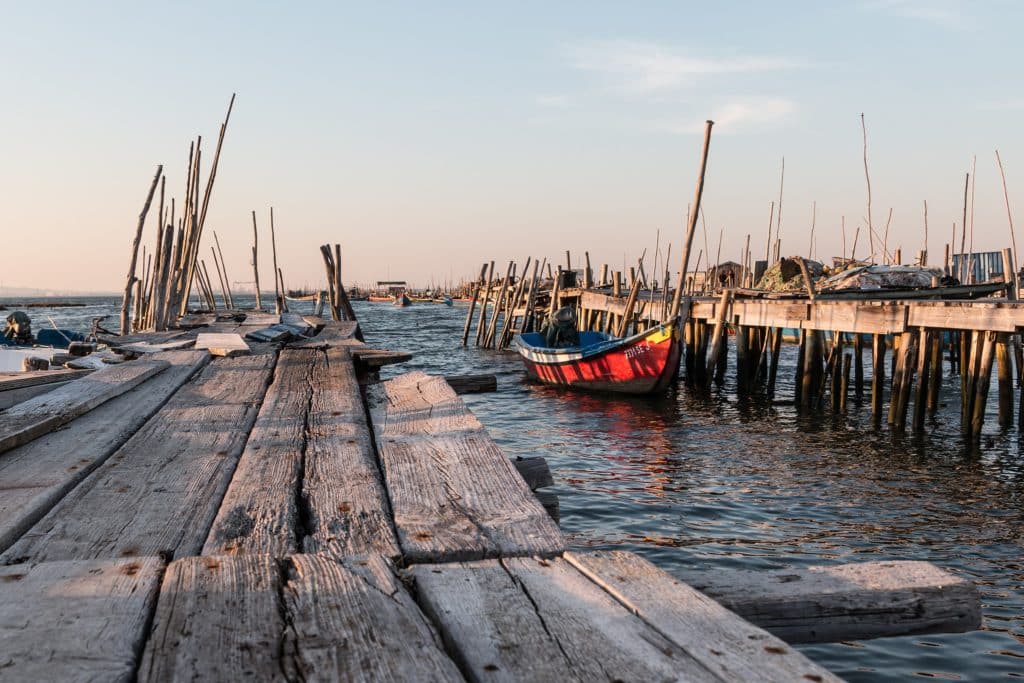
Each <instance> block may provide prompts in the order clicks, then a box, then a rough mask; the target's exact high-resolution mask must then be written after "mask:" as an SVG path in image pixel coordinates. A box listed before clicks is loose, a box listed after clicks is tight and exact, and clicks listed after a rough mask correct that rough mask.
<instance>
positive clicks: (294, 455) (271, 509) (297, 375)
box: [203, 349, 316, 557]
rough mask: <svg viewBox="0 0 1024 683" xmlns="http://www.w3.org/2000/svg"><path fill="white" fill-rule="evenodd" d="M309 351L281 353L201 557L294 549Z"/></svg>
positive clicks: (312, 360)
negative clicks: (272, 378)
mask: <svg viewBox="0 0 1024 683" xmlns="http://www.w3.org/2000/svg"><path fill="white" fill-rule="evenodd" d="M315 356H316V353H315V352H314V351H302V350H289V349H286V350H284V351H282V352H281V355H280V357H279V358H278V361H277V366H276V368H275V370H274V380H273V382H272V383H271V385H270V388H269V389H267V393H266V396H265V398H264V399H263V404H262V406H260V411H259V414H258V415H257V417H256V422H255V424H254V425H253V428H252V431H251V432H250V433H249V439H248V441H247V442H246V444H245V450H244V451H242V456H241V458H240V459H239V461H238V467H237V468H236V469H235V473H234V476H233V477H232V479H231V484H230V485H229V486H228V490H227V493H226V494H225V495H224V500H223V501H222V502H221V504H220V510H219V511H218V513H217V518H216V519H215V520H214V523H213V527H212V529H211V530H210V535H209V537H208V538H207V539H206V544H205V545H204V546H203V554H204V555H233V554H236V553H248V554H260V553H263V554H268V555H271V556H274V557H283V556H285V555H290V554H292V553H295V552H297V551H298V549H299V542H300V541H299V530H298V526H299V525H298V516H299V510H298V497H299V489H300V485H301V481H300V480H301V477H302V461H303V445H304V443H305V441H306V417H307V415H308V414H309V402H310V391H311V389H310V381H311V376H312V374H313V367H314V363H315V361H316V358H315Z"/></svg>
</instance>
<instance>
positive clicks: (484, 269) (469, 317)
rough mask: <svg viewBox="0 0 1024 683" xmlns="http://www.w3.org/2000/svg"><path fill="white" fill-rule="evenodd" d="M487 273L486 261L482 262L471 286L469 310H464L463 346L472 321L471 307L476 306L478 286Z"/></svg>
mask: <svg viewBox="0 0 1024 683" xmlns="http://www.w3.org/2000/svg"><path fill="white" fill-rule="evenodd" d="M486 273H487V262H486V261H485V262H484V265H483V267H482V268H481V269H480V277H479V278H477V280H476V286H475V287H474V288H473V300H472V301H470V302H469V310H468V311H467V312H466V324H465V325H464V326H463V328H462V345H463V346H465V345H466V342H467V341H468V340H469V327H470V325H471V324H472V322H473V309H475V308H476V301H477V299H479V298H480V288H481V287H483V284H484V276H485V275H486Z"/></svg>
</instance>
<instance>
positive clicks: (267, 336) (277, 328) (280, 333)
mask: <svg viewBox="0 0 1024 683" xmlns="http://www.w3.org/2000/svg"><path fill="white" fill-rule="evenodd" d="M293 335H294V332H293V331H292V330H291V328H289V327H286V326H285V325H271V326H270V327H259V328H257V329H255V330H250V331H248V332H246V333H245V338H246V339H253V340H255V341H261V342H281V341H287V340H289V339H291V338H292V336H293Z"/></svg>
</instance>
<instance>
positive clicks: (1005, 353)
mask: <svg viewBox="0 0 1024 683" xmlns="http://www.w3.org/2000/svg"><path fill="white" fill-rule="evenodd" d="M1009 337H1010V335H1009V334H1007V333H1005V332H1003V333H1000V334H999V335H998V336H997V338H996V363H997V366H998V369H997V377H998V382H999V426H1000V427H1011V426H1013V370H1012V368H1011V366H1010V344H1009V342H1010V339H1009Z"/></svg>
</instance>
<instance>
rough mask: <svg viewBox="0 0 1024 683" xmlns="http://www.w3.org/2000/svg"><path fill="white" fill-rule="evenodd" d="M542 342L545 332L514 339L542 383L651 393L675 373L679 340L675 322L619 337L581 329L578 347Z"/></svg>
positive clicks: (534, 376)
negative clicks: (558, 346) (556, 345)
mask: <svg viewBox="0 0 1024 683" xmlns="http://www.w3.org/2000/svg"><path fill="white" fill-rule="evenodd" d="M544 344H545V339H544V336H543V335H541V334H539V333H536V332H533V333H527V334H522V335H519V336H518V337H517V338H516V342H515V347H516V351H518V352H519V355H520V356H521V357H522V359H523V363H524V364H525V365H526V373H527V374H528V375H529V376H530V377H531V378H532V379H535V380H537V381H539V382H543V383H545V384H554V385H558V386H565V387H570V388H573V389H585V390H588V391H614V392H618V393H625V394H650V393H655V392H659V391H663V390H664V389H666V388H667V387H668V385H669V384H670V383H671V382H672V380H674V379H675V378H676V376H677V375H678V374H679V357H680V354H681V352H682V343H681V340H680V329H679V325H678V323H677V322H671V323H667V324H664V325H659V326H657V327H652V328H651V329H649V330H647V331H646V332H640V333H639V334H635V335H633V336H632V337H626V338H624V339H623V338H620V337H613V336H610V335H607V334H605V333H603V332H580V334H579V345H578V346H570V347H561V348H552V347H548V346H544Z"/></svg>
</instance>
